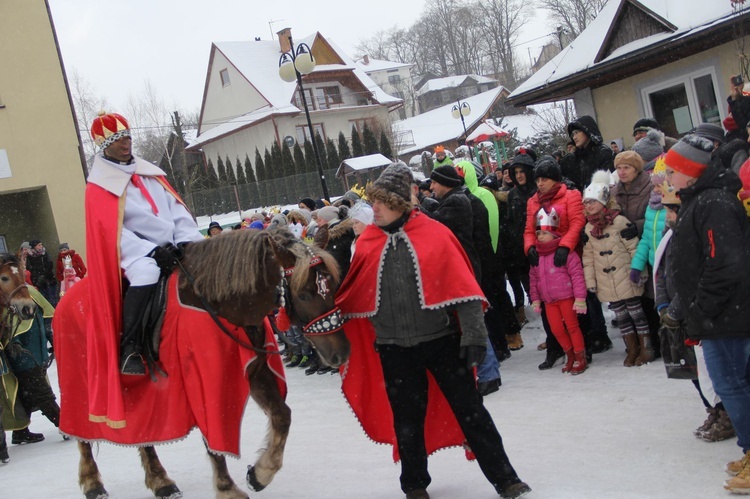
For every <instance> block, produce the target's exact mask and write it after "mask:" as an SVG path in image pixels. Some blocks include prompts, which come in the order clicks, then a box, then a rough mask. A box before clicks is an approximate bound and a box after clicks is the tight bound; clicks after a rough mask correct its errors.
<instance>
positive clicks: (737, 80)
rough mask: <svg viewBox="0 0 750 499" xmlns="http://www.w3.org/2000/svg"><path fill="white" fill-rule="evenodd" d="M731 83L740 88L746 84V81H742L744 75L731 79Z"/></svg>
mask: <svg viewBox="0 0 750 499" xmlns="http://www.w3.org/2000/svg"><path fill="white" fill-rule="evenodd" d="M730 81H731V82H732V85H733V86H735V87H739V86H740V85H742V84H743V83H745V80H743V79H742V75H735V76H732V77H731V78H730Z"/></svg>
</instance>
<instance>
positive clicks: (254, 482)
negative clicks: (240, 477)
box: [247, 466, 266, 492]
mask: <svg viewBox="0 0 750 499" xmlns="http://www.w3.org/2000/svg"><path fill="white" fill-rule="evenodd" d="M247 486H248V487H250V490H254V491H255V492H260V491H261V490H263V489H265V488H266V486H265V485H263V484H261V483H260V482H259V481H258V477H256V476H255V467H254V466H248V467H247Z"/></svg>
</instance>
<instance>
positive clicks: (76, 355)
mask: <svg viewBox="0 0 750 499" xmlns="http://www.w3.org/2000/svg"><path fill="white" fill-rule="evenodd" d="M91 282H92V281H91V280H90V279H89V278H86V279H84V280H82V281H81V282H80V283H78V284H77V285H76V286H74V287H73V288H72V289H71V290H70V291H69V292H68V293H66V294H65V296H64V297H63V299H62V300H61V301H60V304H59V305H58V308H57V310H56V313H55V318H54V326H55V330H56V331H60V332H61V334H56V335H55V353H56V355H57V359H58V378H59V382H60V406H61V411H60V430H61V431H62V432H63V433H65V434H67V435H71V436H73V437H76V438H79V439H82V440H87V441H92V440H105V441H110V442H114V443H118V444H124V445H145V444H154V443H165V442H170V441H174V440H178V439H181V438H183V437H185V436H187V434H188V433H190V431H191V430H192V429H193V428H194V427H198V428H199V429H200V431H201V433H202V434H203V435H204V437H205V438H206V441H207V442H208V446H209V448H210V449H211V450H212V451H214V452H219V453H226V454H232V455H235V456H239V452H240V447H239V440H240V428H241V425H242V417H243V414H244V411H245V405H246V403H247V398H248V395H249V393H250V387H249V385H248V381H247V379H246V377H245V372H246V367H247V366H248V365H249V364H250V363H251V362H255V361H257V360H256V356H255V354H254V352H252V351H251V350H248V349H245V348H242V347H240V346H239V345H238V344H237V343H235V342H234V341H232V340H231V339H230V338H228V337H227V336H226V335H224V334H223V333H222V332H221V331H219V330H218V328H217V327H216V325H215V324H214V323H213V321H212V320H211V318H210V316H209V315H208V314H207V313H206V312H205V311H203V310H199V309H194V308H190V307H184V306H182V305H181V304H180V303H179V299H178V297H177V275H173V276H172V278H171V280H170V283H169V295H168V299H167V312H166V315H165V318H164V327H163V328H162V342H161V348H160V357H161V361H160V364H161V365H162V367H163V369H164V370H165V371H166V372H167V374H168V375H169V376H168V377H166V378H164V377H159V378H158V381H157V382H156V383H154V382H152V381H151V380H150V378H149V377H148V376H122V377H121V379H120V382H121V385H122V395H123V400H124V405H123V409H124V416H123V420H125V421H127V426H125V427H123V428H119V429H117V428H112V427H109V426H107V425H102V424H98V423H96V422H92V421H90V420H89V411H88V407H89V406H90V402H91V400H90V399H89V397H88V393H89V392H88V391H87V390H86V389H85V388H84V387H83V386H82V385H86V384H87V383H88V382H90V380H91V379H92V377H91V376H90V374H91V372H90V370H89V367H88V366H89V365H90V363H87V362H82V361H81V356H82V355H85V351H84V350H83V345H84V340H85V337H86V336H87V333H86V329H87V320H86V317H87V316H90V315H92V313H91V312H92V310H93V309H92V304H91V303H90V302H89V301H88V295H89V292H90V290H89V289H88V284H90V283H91ZM222 322H223V324H224V326H225V327H227V329H228V330H229V331H230V332H231V333H233V334H235V335H241V336H244V333H243V331H242V330H241V329H239V328H237V327H235V326H233V325H232V324H230V323H228V322H227V321H223V320H222ZM263 325H264V328H265V333H266V344H265V348H266V349H269V350H277V349H278V348H277V345H276V340H275V336H274V333H273V330H272V329H271V326H270V324H269V323H268V319H266V320H264V324H263ZM266 362H267V363H268V365H269V367H270V368H271V370H272V372H274V373H275V374H276V381H277V384H278V387H279V390H280V392H281V394H282V397H284V398H286V381H285V378H284V367H283V364H282V362H281V356H280V355H273V354H272V355H268V356H267V360H266Z"/></svg>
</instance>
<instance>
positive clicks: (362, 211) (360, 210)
mask: <svg viewBox="0 0 750 499" xmlns="http://www.w3.org/2000/svg"><path fill="white" fill-rule="evenodd" d="M349 218H351V219H352V220H356V221H358V222H362V223H363V224H365V225H370V224H371V223H372V219H373V213H372V207H371V206H370V205H369V204H367V203H365V202H359V203H357V204H355V205H354V206H353V207H352V209H351V210H349Z"/></svg>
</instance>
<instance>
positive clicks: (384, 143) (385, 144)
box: [380, 130, 393, 160]
mask: <svg viewBox="0 0 750 499" xmlns="http://www.w3.org/2000/svg"><path fill="white" fill-rule="evenodd" d="M380 154H382V155H383V156H385V157H386V158H388V159H390V160H392V159H393V150H392V149H391V142H390V141H389V140H388V136H387V135H386V134H385V130H383V131H381V132H380Z"/></svg>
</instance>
